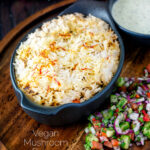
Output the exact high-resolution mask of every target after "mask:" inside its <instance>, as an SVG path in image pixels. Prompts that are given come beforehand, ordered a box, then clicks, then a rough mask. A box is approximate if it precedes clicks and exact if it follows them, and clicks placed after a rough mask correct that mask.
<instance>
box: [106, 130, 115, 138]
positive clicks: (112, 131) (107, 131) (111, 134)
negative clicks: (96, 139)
mask: <svg viewBox="0 0 150 150" xmlns="http://www.w3.org/2000/svg"><path fill="white" fill-rule="evenodd" d="M114 134H115V130H114V129H112V128H108V129H106V135H107V137H112V136H113V135H114Z"/></svg>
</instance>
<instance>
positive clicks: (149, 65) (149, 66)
mask: <svg viewBox="0 0 150 150" xmlns="http://www.w3.org/2000/svg"><path fill="white" fill-rule="evenodd" d="M146 69H147V71H148V72H149V73H150V64H148V65H147V67H146Z"/></svg>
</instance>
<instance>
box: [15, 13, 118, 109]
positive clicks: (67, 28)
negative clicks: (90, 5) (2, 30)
mask: <svg viewBox="0 0 150 150" xmlns="http://www.w3.org/2000/svg"><path fill="white" fill-rule="evenodd" d="M119 55H120V48H119V43H118V41H117V36H116V35H115V34H114V32H113V31H112V30H111V29H110V27H109V25H108V24H107V23H105V22H104V21H102V20H101V19H99V18H96V17H94V16H92V15H89V16H87V17H83V15H82V14H79V13H76V14H69V15H64V16H62V17H58V18H57V19H53V20H51V21H49V22H46V23H44V24H43V25H42V27H41V28H39V29H36V31H35V32H34V33H31V34H29V35H28V39H27V40H26V41H25V42H23V43H21V45H20V46H19V48H18V50H17V53H16V57H15V62H14V66H15V75H16V80H17V84H18V86H19V88H20V89H21V90H22V91H23V92H24V93H25V94H26V95H27V96H28V97H30V98H31V99H32V100H33V101H34V102H36V103H39V104H42V105H47V106H50V105H51V106H54V105H62V104H65V103H72V102H74V103H78V102H83V101H85V100H88V99H89V98H91V97H92V96H93V95H95V94H96V93H97V92H99V91H101V90H102V89H103V88H104V87H105V86H106V85H107V84H108V83H109V82H110V81H111V79H112V77H113V75H114V74H115V72H116V70H117V67H118V63H119Z"/></svg>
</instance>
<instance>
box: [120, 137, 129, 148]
mask: <svg viewBox="0 0 150 150" xmlns="http://www.w3.org/2000/svg"><path fill="white" fill-rule="evenodd" d="M120 139H121V148H122V149H128V148H129V146H130V142H131V139H130V137H129V136H128V135H121V138H120Z"/></svg>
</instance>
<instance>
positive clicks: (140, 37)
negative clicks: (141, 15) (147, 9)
mask: <svg viewBox="0 0 150 150" xmlns="http://www.w3.org/2000/svg"><path fill="white" fill-rule="evenodd" d="M116 1H117V0H109V2H108V8H109V13H110V16H111V18H112V19H113V20H114V22H115V24H116V25H117V26H118V28H119V29H120V30H121V31H122V33H124V35H125V36H126V37H128V39H129V40H131V41H132V42H133V43H134V44H135V45H142V46H150V34H142V33H137V32H133V31H130V30H128V29H126V28H124V27H122V26H121V25H120V24H118V23H117V22H116V21H115V19H114V18H113V16H112V7H113V5H114V3H115V2H116ZM143 9H144V8H143Z"/></svg>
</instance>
